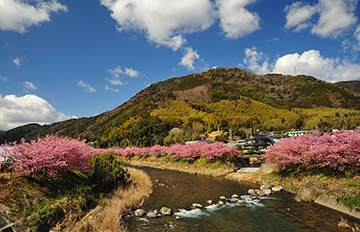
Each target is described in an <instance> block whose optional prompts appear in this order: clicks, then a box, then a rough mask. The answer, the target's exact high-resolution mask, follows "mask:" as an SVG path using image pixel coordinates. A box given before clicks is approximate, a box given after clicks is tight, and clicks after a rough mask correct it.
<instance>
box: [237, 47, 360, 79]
mask: <svg viewBox="0 0 360 232" xmlns="http://www.w3.org/2000/svg"><path fill="white" fill-rule="evenodd" d="M243 62H244V64H246V65H247V68H248V69H249V70H251V71H253V72H255V73H257V74H265V73H281V74H284V75H309V76H313V77H315V78H319V79H321V80H324V81H327V82H338V81H349V80H356V79H359V78H360V65H359V64H355V63H352V62H350V61H349V60H342V61H341V60H340V59H338V58H327V57H323V56H322V55H321V54H320V52H319V51H318V50H309V51H305V52H303V53H302V54H298V53H293V54H287V55H284V56H281V57H279V58H277V59H276V60H275V61H274V63H272V64H269V63H268V60H267V59H266V58H265V55H264V54H263V53H262V52H258V51H257V50H256V48H254V47H253V48H252V49H249V48H246V49H245V59H244V61H243ZM239 65H240V66H241V64H239Z"/></svg>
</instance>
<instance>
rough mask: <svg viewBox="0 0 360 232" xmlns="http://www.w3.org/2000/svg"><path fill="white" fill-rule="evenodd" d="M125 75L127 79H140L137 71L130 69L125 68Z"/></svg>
mask: <svg viewBox="0 0 360 232" xmlns="http://www.w3.org/2000/svg"><path fill="white" fill-rule="evenodd" d="M125 75H126V76H129V77H140V73H139V71H136V70H134V69H132V68H125Z"/></svg>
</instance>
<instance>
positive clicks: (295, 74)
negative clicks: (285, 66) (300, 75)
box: [294, 67, 297, 76]
mask: <svg viewBox="0 0 360 232" xmlns="http://www.w3.org/2000/svg"><path fill="white" fill-rule="evenodd" d="M294 71H295V76H297V75H296V67H294Z"/></svg>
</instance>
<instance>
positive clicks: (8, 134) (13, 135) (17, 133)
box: [0, 123, 41, 144]
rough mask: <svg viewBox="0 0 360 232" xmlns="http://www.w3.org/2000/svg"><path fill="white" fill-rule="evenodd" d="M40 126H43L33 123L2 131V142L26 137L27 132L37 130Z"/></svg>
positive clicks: (0, 134)
mask: <svg viewBox="0 0 360 232" xmlns="http://www.w3.org/2000/svg"><path fill="white" fill-rule="evenodd" d="M39 127H41V126H40V125H39V124H36V123H31V124H28V125H25V126H20V127H16V128H14V129H11V130H8V131H0V141H1V143H0V144H2V143H5V141H7V142H12V141H16V140H17V141H19V139H21V138H24V137H26V135H27V134H29V133H31V132H33V131H36V129H38V128H39Z"/></svg>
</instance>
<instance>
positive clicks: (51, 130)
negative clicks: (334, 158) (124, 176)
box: [0, 68, 360, 147]
mask: <svg viewBox="0 0 360 232" xmlns="http://www.w3.org/2000/svg"><path fill="white" fill-rule="evenodd" d="M359 103H360V97H359V96H358V95H357V94H356V89H355V88H353V89H351V88H347V87H345V86H343V84H342V83H340V84H339V83H337V84H332V83H327V82H324V81H321V80H318V79H316V78H314V77H311V76H303V75H299V76H288V75H281V74H268V75H256V74H253V73H251V72H249V71H246V70H243V69H238V68H216V69H211V70H208V71H206V72H203V73H194V74H191V75H187V76H183V77H178V78H177V77H176V78H171V79H168V80H165V81H161V82H158V83H156V84H152V85H150V86H149V87H147V88H146V89H144V90H142V91H140V92H139V93H137V94H136V95H135V96H134V97H132V98H131V99H130V100H129V101H127V102H125V103H124V104H122V105H120V106H119V107H117V108H115V109H113V110H110V111H107V112H105V113H103V114H100V115H97V116H94V117H89V118H80V119H71V120H67V121H63V122H58V123H54V124H51V125H45V126H40V127H37V128H31V130H28V131H27V132H26V133H19V134H18V136H14V137H12V138H11V139H10V138H6V137H7V136H8V132H0V141H4V140H5V139H7V140H8V141H12V140H19V139H20V138H21V137H25V138H27V139H32V138H36V137H37V136H44V135H46V134H60V135H67V136H71V137H75V138H77V137H81V138H84V139H88V140H89V141H92V142H96V144H97V146H100V147H107V146H123V147H125V146H140V145H142V146H145V145H146V146H150V145H153V144H155V143H159V144H163V143H168V142H174V141H176V138H175V137H176V136H175V135H174V134H173V137H169V131H170V130H171V129H173V128H179V129H180V131H182V134H181V135H180V134H178V135H177V136H178V138H177V139H179V137H181V139H182V140H185V139H190V138H191V137H192V136H193V135H194V134H195V136H197V135H199V134H200V133H210V132H211V131H213V130H223V131H224V132H226V131H228V130H229V129H232V130H233V131H234V132H235V135H237V134H238V136H243V135H244V134H245V131H246V130H245V129H244V128H253V129H254V130H255V132H256V131H260V130H266V131H276V132H282V131H286V130H290V129H292V128H295V129H312V128H313V127H314V125H315V123H316V124H317V125H318V126H319V127H323V128H354V127H355V126H357V125H359V122H360V120H359V111H358V110H359V109H360V104H359ZM20 128H22V127H20ZM242 128H243V129H242ZM16 129H17V130H18V128H16ZM174 139H175V140H174Z"/></svg>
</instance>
